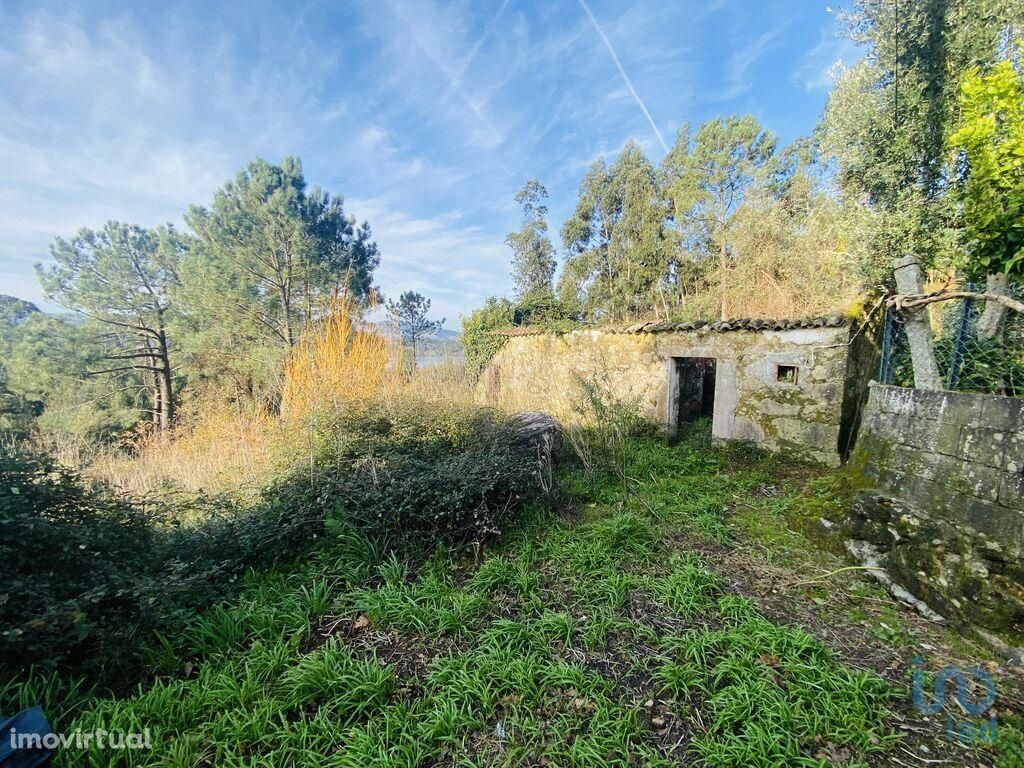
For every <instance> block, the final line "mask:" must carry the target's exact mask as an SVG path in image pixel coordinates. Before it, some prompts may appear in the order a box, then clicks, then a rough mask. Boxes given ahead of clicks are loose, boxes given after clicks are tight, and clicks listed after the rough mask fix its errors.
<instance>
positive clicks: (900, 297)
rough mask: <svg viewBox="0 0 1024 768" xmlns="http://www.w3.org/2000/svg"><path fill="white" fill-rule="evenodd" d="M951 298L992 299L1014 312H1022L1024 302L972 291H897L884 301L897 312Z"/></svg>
mask: <svg viewBox="0 0 1024 768" xmlns="http://www.w3.org/2000/svg"><path fill="white" fill-rule="evenodd" d="M953 299H974V300H976V301H994V302H995V303H996V304H1002V305H1003V306H1004V307H1008V308H1009V309H1012V310H1014V311H1015V312H1022V313H1024V302H1021V301H1017V300H1016V299H1014V298H1012V297H1010V296H1003V295H1002V294H998V293H976V292H974V291H936V292H935V293H898V294H896V295H895V296H890V297H889V298H888V299H887V300H886V303H887V304H888V305H889V307H891V308H892V309H895V310H896V311H897V312H899V311H902V310H905V309H915V308H917V307H923V306H925V305H926V304H934V303H935V302H938V301H951V300H953Z"/></svg>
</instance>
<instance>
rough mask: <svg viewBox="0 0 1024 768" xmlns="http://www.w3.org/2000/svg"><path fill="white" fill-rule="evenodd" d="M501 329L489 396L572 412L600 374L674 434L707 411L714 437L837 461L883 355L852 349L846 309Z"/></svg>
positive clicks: (485, 386) (485, 395)
mask: <svg viewBox="0 0 1024 768" xmlns="http://www.w3.org/2000/svg"><path fill="white" fill-rule="evenodd" d="M500 333H502V334H503V335H505V336H507V337H508V342H507V343H506V344H505V346H504V347H503V348H502V349H501V350H500V351H499V352H498V353H497V354H496V355H495V356H494V358H493V359H492V360H491V362H490V364H489V365H488V366H487V368H486V369H485V371H484V373H483V376H482V377H481V381H480V384H479V396H480V398H481V400H482V401H483V402H484V403H485V404H488V405H493V406H496V407H502V408H509V409H514V410H537V411H544V412H547V413H552V414H553V415H555V416H559V417H565V416H566V415H568V414H569V413H571V409H572V405H573V402H572V401H573V398H577V399H578V398H579V397H580V387H579V382H580V379H587V378H592V377H597V378H598V380H599V381H600V382H601V384H602V385H603V386H604V387H606V388H607V389H608V390H609V391H610V393H611V394H613V395H614V396H615V397H616V398H618V399H621V400H624V401H632V402H636V403H638V404H639V406H640V408H641V409H642V411H643V412H644V413H645V414H646V416H647V418H649V419H651V420H652V421H655V422H657V423H658V424H661V425H664V427H665V428H666V430H667V431H668V433H670V434H671V433H672V432H674V431H675V430H677V429H678V428H679V426H680V425H681V424H683V423H685V422H687V421H692V420H695V419H698V418H701V417H708V416H709V417H711V422H712V424H711V429H712V436H713V438H715V439H719V440H746V441H751V442H754V443H757V444H759V445H762V446H765V447H767V448H770V449H773V450H786V451H787V452H789V453H792V454H796V455H798V456H802V457H805V458H808V459H812V460H816V461H820V462H823V463H826V464H830V465H837V464H839V463H840V461H841V459H842V457H844V456H845V455H846V453H847V451H848V450H849V448H850V446H851V445H852V436H853V434H855V429H856V424H855V423H854V422H855V421H856V416H857V412H858V410H859V405H860V403H861V401H862V398H863V396H864V395H865V393H866V387H867V381H868V379H869V378H870V375H871V373H873V370H874V361H875V356H874V355H871V354H868V355H864V354H853V353H852V351H851V348H852V346H853V344H852V342H853V341H854V340H855V339H856V337H857V334H855V333H854V329H853V326H852V324H851V323H850V321H849V320H848V319H847V318H846V317H844V316H841V315H833V316H829V317H820V318H814V319H807V320H727V321H720V322H713V323H660V322H646V323H637V324H634V325H631V326H629V327H626V328H622V329H617V330H616V329H602V330H589V329H582V330H572V331H567V332H550V331H545V330H542V329H538V328H533V327H519V328H511V329H508V330H505V331H501V332H500ZM858 361H859V362H858ZM865 361H866V362H865Z"/></svg>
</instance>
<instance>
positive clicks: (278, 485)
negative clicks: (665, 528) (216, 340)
mask: <svg viewBox="0 0 1024 768" xmlns="http://www.w3.org/2000/svg"><path fill="white" fill-rule="evenodd" d="M324 418H326V417H324ZM317 426H318V429H317V431H316V433H315V434H316V435H318V442H317V443H316V444H315V445H314V454H313V458H314V460H315V461H314V464H313V469H312V471H311V469H310V465H309V464H308V462H305V461H303V462H299V464H301V465H302V466H301V467H299V468H297V469H296V471H295V472H294V473H293V474H292V475H290V476H287V477H285V478H283V479H281V480H279V481H277V482H275V483H273V484H271V485H268V486H267V487H266V488H264V489H263V490H262V492H261V493H260V496H259V498H258V499H256V501H254V502H252V503H250V504H247V505H245V506H238V505H236V504H234V503H232V502H231V501H230V500H228V499H224V498H219V497H218V498H210V497H194V498H189V499H187V500H178V501H177V503H174V504H173V505H171V504H167V503H164V502H161V501H160V500H156V499H148V500H131V499H128V498H126V497H124V496H121V495H118V494H116V493H113V492H112V491H111V490H110V489H107V488H104V487H96V486H93V485H91V484H90V483H88V482H87V481H86V480H85V479H84V478H82V477H81V476H80V475H78V474H77V473H75V472H74V471H72V470H70V469H67V468H65V467H62V466H60V465H58V464H57V463H55V462H54V461H53V460H52V459H50V458H49V457H47V456H45V455H41V454H38V453H31V452H25V451H16V450H14V449H7V450H5V451H0V531H2V536H0V563H2V564H3V567H2V569H0V573H2V574H3V577H4V578H3V581H2V582H0V674H3V675H7V676H15V675H18V674H20V673H22V672H24V671H25V670H26V669H28V668H29V667H31V666H37V667H38V666H43V667H51V668H63V669H69V668H70V669H74V670H75V671H76V672H78V673H80V674H83V675H85V676H87V677H90V678H95V679H102V680H103V681H104V682H105V683H106V684H108V685H116V684H117V683H118V681H126V680H131V679H134V677H135V676H137V672H138V669H139V667H140V665H141V664H142V663H143V660H142V649H143V648H144V647H145V646H146V644H147V643H148V644H149V645H152V643H153V633H154V632H160V633H161V634H164V635H168V636H173V635H174V634H175V632H176V630H178V629H180V626H181V624H182V623H183V622H184V621H186V620H187V618H188V617H189V616H190V615H191V614H192V613H193V612H195V611H196V610H199V609H202V608H204V607H206V606H208V605H210V604H211V603H213V602H216V601H217V600H220V599H223V598H224V597H226V596H228V595H229V594H230V591H231V589H232V585H233V584H235V583H236V579H237V577H238V575H240V574H241V573H243V572H244V571H245V570H246V569H248V568H250V567H252V566H254V565H257V564H260V563H269V562H271V561H274V560H282V559H284V560H288V559H293V558H295V557H298V556H303V555H305V554H307V553H308V552H309V551H310V550H311V549H312V548H313V547H314V546H315V541H314V540H315V539H318V538H320V537H321V536H322V534H323V533H324V532H325V529H326V528H327V527H328V525H329V522H330V520H331V519H332V518H333V519H334V520H336V521H343V522H344V525H345V527H346V528H348V529H351V527H352V526H353V525H354V526H356V527H357V528H360V529H362V530H363V531H364V532H365V533H366V534H368V535H371V536H375V535H387V536H388V537H389V538H390V540H391V543H392V544H395V545H400V544H402V543H408V542H413V543H415V545H416V546H417V547H421V546H423V545H424V544H426V545H427V546H429V545H430V544H431V543H433V542H435V541H437V540H441V539H447V540H452V541H460V542H480V541H482V540H484V539H486V538H488V537H490V536H493V535H494V534H496V533H497V532H498V531H500V530H501V529H502V528H503V527H504V526H505V525H506V524H507V523H508V522H509V521H510V520H512V519H513V517H514V516H515V515H516V513H517V512H518V511H519V510H520V508H521V505H522V504H523V502H524V501H525V500H526V499H527V498H529V497H530V496H531V495H533V494H534V493H536V492H537V491H538V487H539V484H540V483H539V473H538V470H539V464H538V457H537V452H536V449H535V448H533V447H532V446H531V445H530V444H529V443H527V442H525V441H524V440H523V439H522V437H521V435H520V434H519V433H518V432H517V431H516V429H515V428H513V427H511V426H509V425H508V424H506V423H505V422H504V421H503V420H502V419H501V418H500V417H499V416H498V415H496V414H494V413H492V412H489V411H485V410H480V409H473V408H460V407H457V406H454V405H436V404H426V403H421V402H412V401H410V402H399V403H397V404H396V403H391V404H389V405H384V404H376V405H368V406H365V407H363V408H360V409H354V410H346V411H344V412H341V413H339V414H334V415H332V416H331V417H330V418H329V419H328V420H326V421H325V422H322V423H320V424H319V425H317ZM321 540H322V539H321Z"/></svg>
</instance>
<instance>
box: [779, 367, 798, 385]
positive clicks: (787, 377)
mask: <svg viewBox="0 0 1024 768" xmlns="http://www.w3.org/2000/svg"><path fill="white" fill-rule="evenodd" d="M798 371H799V368H797V367H796V366H795V365H780V366H778V367H777V368H776V371H775V379H776V381H781V382H782V383H783V384H796V375H797V372H798Z"/></svg>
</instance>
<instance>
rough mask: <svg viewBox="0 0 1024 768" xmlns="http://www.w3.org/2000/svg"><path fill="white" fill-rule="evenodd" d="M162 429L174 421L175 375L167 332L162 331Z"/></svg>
mask: <svg viewBox="0 0 1024 768" xmlns="http://www.w3.org/2000/svg"><path fill="white" fill-rule="evenodd" d="M159 368H160V371H159V373H158V374H157V375H158V377H159V379H160V431H161V432H166V431H167V430H169V429H170V428H171V425H172V423H173V422H174V375H173V373H172V372H171V359H170V355H169V354H168V352H167V334H166V333H165V332H164V331H162V330H161V331H160V366H159Z"/></svg>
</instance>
